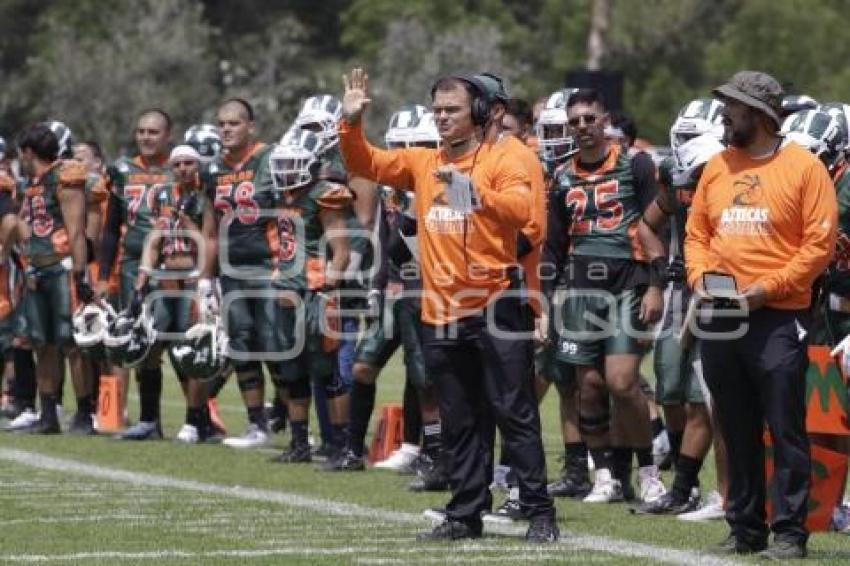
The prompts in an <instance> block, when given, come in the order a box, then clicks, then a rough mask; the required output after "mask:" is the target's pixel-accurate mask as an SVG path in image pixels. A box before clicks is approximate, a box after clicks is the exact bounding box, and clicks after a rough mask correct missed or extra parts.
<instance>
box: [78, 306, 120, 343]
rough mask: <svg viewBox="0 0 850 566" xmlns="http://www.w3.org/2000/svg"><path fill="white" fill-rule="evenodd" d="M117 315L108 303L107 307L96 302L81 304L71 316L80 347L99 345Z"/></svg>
mask: <svg viewBox="0 0 850 566" xmlns="http://www.w3.org/2000/svg"><path fill="white" fill-rule="evenodd" d="M115 316H116V315H115V311H114V310H113V309H112V307H111V306H110V305H109V304H108V303H107V304H106V306H105V307H101V306H99V305H97V304H95V303H88V304H85V305H81V306H80V307H79V308H78V309H77V310H76V312H74V315H73V317H72V318H71V322H72V325H73V328H74V342H76V344H77V346H79V347H80V348H94V347H95V346H97V345H99V344H100V343H101V342H103V338H104V336H106V330H107V328H108V327H109V323H110V322H112V320H113V319H114V318H115Z"/></svg>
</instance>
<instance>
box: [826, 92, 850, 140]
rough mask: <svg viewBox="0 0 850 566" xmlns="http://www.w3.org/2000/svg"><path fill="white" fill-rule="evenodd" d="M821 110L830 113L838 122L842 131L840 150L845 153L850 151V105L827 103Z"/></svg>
mask: <svg viewBox="0 0 850 566" xmlns="http://www.w3.org/2000/svg"><path fill="white" fill-rule="evenodd" d="M820 109H821V110H823V111H824V112H828V113H830V114H831V115H832V116H833V117H834V118H835V119H836V120H837V121H838V127H839V129H841V140H840V142H839V148H838V149H839V150H840V151H843V152H847V151H848V150H850V105H848V104H844V103H843V102H826V103H824V104H821V105H820Z"/></svg>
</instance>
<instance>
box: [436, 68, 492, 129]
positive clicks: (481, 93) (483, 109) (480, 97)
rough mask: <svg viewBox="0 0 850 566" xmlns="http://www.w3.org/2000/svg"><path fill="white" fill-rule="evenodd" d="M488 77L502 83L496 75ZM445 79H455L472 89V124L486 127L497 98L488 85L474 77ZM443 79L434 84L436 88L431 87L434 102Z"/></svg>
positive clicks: (460, 76) (465, 76) (456, 76)
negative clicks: (438, 86) (494, 100)
mask: <svg viewBox="0 0 850 566" xmlns="http://www.w3.org/2000/svg"><path fill="white" fill-rule="evenodd" d="M488 76H491V77H493V78H494V79H496V80H498V81H499V82H500V83H501V79H499V78H498V77H496V76H495V75H488ZM443 78H450V79H455V80H457V81H461V82H463V83H465V84H467V85H469V86H470V87H472V92H473V94H472V104H471V105H470V109H469V110H470V114H471V117H472V123H473V124H474V125H476V126H486V125H487V122H488V120H489V119H490V108H491V107H492V105H493V99H494V98H495V97H494V95H493V93H492V92H491V90H490V89H489V88H487V85H485V84H484V83H483V82H481V81H480V80H479V79H478V78H477V77H475V76H472V75H449V76H448V77H443ZM443 78H441V79H439V80H438V81H437V82H435V83H434V86H432V87H431V99H432V100H433V99H434V94H435V93H436V92H437V84H439V82H440V81H441V80H443Z"/></svg>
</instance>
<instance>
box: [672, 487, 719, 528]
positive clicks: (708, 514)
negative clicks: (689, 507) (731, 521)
mask: <svg viewBox="0 0 850 566" xmlns="http://www.w3.org/2000/svg"><path fill="white" fill-rule="evenodd" d="M676 518H677V519H679V520H681V521H696V522H699V521H717V520H719V519H725V518H726V511H724V510H723V498H722V497H721V496H720V494H719V493H718V492H716V491H712V492H711V493H709V494H708V497H706V498H705V501H703V504H702V506H701V507H699V508H698V509H697V510H696V511H690V512H689V513H682V514H680V515H677V516H676Z"/></svg>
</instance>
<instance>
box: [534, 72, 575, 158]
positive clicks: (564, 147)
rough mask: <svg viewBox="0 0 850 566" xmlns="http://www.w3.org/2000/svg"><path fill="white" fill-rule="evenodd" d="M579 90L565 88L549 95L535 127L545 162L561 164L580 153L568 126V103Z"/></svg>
mask: <svg viewBox="0 0 850 566" xmlns="http://www.w3.org/2000/svg"><path fill="white" fill-rule="evenodd" d="M577 90H578V89H575V88H564V89H561V90H558V91H555V92H553V93H552V94H551V95H549V98H548V99H547V100H546V105H545V106H544V107H543V110H542V111H541V112H540V117H539V118H538V120H537V124H535V125H534V131H535V135H536V136H537V139H538V143H539V144H540V154H541V155H542V156H543V158H544V159H545V160H548V161H552V162H560V161H563V160H565V159H567V158H568V157H570V156H572V155H574V154H575V153H577V152H578V145H577V144H576V141H575V138H574V137H573V136H572V134H571V133H570V130H569V126H568V125H567V102H568V101H569V99H570V96H572V94H573V93H574V92H575V91H577Z"/></svg>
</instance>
